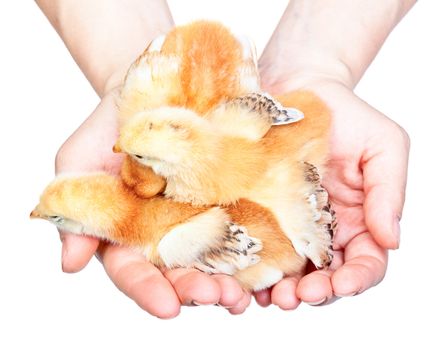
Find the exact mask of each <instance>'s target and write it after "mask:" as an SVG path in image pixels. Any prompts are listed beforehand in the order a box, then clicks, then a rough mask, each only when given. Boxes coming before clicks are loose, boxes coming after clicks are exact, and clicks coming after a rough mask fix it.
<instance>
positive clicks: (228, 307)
mask: <svg viewBox="0 0 446 350" xmlns="http://www.w3.org/2000/svg"><path fill="white" fill-rule="evenodd" d="M214 305H215V306H219V307H222V308H224V309H230V308H231V307H230V306H224V305H221V304H219V303H217V304H214Z"/></svg>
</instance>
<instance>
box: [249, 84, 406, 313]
mask: <svg viewBox="0 0 446 350" xmlns="http://www.w3.org/2000/svg"><path fill="white" fill-rule="evenodd" d="M296 87H299V88H304V89H308V90H312V91H314V92H315V93H317V94H318V95H319V96H320V97H321V98H322V99H323V100H324V101H325V103H327V105H328V106H329V108H330V109H331V111H332V115H333V120H332V129H331V140H330V155H329V163H328V167H327V171H326V174H325V177H324V179H323V184H324V186H325V187H326V188H327V190H328V192H329V194H330V198H331V201H332V202H333V207H334V209H335V211H336V216H337V219H338V230H337V233H336V235H335V238H334V250H335V256H334V261H333V263H332V265H331V267H330V268H329V269H328V270H320V271H313V272H311V273H309V274H307V275H305V276H304V277H302V278H300V277H298V276H296V277H292V278H286V279H284V280H282V281H281V282H279V283H278V284H277V285H275V286H274V287H273V288H272V289H271V290H270V291H263V292H261V293H257V294H256V299H257V301H258V303H259V304H260V305H263V306H267V305H268V304H270V303H273V304H276V305H278V306H279V307H281V308H283V309H294V308H296V307H297V306H298V305H299V303H300V301H304V302H306V303H308V304H311V305H322V304H325V303H329V302H331V301H333V300H336V298H338V297H344V296H353V295H356V294H359V293H362V292H364V291H365V290H367V289H368V288H371V287H372V286H374V285H376V284H378V283H379V282H380V281H381V280H382V279H383V277H384V275H385V272H386V269H387V250H388V249H396V248H398V246H399V241H400V228H399V220H400V218H401V215H402V210H403V205H404V196H405V187H406V178H407V166H408V154H409V137H408V135H407V134H406V132H405V131H404V130H403V129H402V128H401V127H400V126H398V125H397V124H396V123H395V122H393V121H392V120H391V119H389V118H387V117H386V116H385V115H383V114H382V113H380V112H379V111H377V110H376V109H374V108H373V107H371V106H370V105H368V104H367V103H365V102H364V101H362V100H361V99H360V98H359V97H357V96H356V95H355V94H354V93H353V92H352V91H351V90H350V89H349V88H347V87H346V86H344V85H343V84H342V83H340V82H337V81H335V80H329V79H319V80H318V79H316V80H314V81H306V82H305V83H304V84H301V83H299V82H298V81H296V83H295V84H294V83H293V81H288V82H287V83H286V84H284V85H282V86H280V87H276V90H274V89H273V91H272V92H273V93H283V92H286V91H291V90H293V89H295V88H296Z"/></svg>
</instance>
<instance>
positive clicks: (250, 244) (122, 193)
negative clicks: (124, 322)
mask: <svg viewBox="0 0 446 350" xmlns="http://www.w3.org/2000/svg"><path fill="white" fill-rule="evenodd" d="M30 216H31V218H41V219H45V220H48V221H49V222H51V223H53V224H55V225H56V226H57V227H59V228H61V229H63V230H66V231H68V232H71V233H74V234H81V235H84V234H85V235H91V236H94V237H97V238H100V239H103V240H107V241H110V242H114V243H117V244H122V245H126V246H129V247H133V248H134V249H136V250H137V251H139V252H141V253H142V254H144V256H145V257H146V258H147V260H148V261H150V262H152V263H153V264H155V265H156V266H158V267H167V268H175V267H194V268H198V269H200V270H202V271H204V272H207V273H225V274H228V275H233V276H234V277H235V278H236V279H237V280H238V281H239V282H240V283H241V285H242V286H243V287H244V288H246V289H247V290H250V291H258V290H262V289H265V288H268V287H270V286H272V285H274V284H275V283H277V282H278V281H279V280H280V279H282V278H283V277H284V276H286V275H292V274H295V273H302V272H304V269H305V266H306V259H305V258H303V257H301V256H299V255H298V254H296V252H295V250H294V248H293V246H292V245H291V242H290V241H289V239H288V238H287V237H286V236H285V235H284V233H283V232H282V230H281V229H280V226H279V225H278V223H277V221H276V219H275V218H274V216H273V215H272V214H271V212H270V211H269V210H267V209H265V208H263V207H262V206H260V205H258V204H255V203H253V202H250V201H248V200H240V201H239V202H238V203H237V204H234V205H229V206H226V207H216V206H214V207H210V206H192V205H191V204H188V203H179V202H175V201H173V200H171V199H168V198H165V197H163V196H155V197H153V198H150V199H143V198H140V197H137V196H136V195H135V194H134V193H133V192H132V191H131V190H129V188H128V187H127V186H126V185H125V184H123V183H122V181H121V180H120V179H119V178H116V177H114V176H111V175H107V174H103V173H98V174H89V175H82V176H79V175H77V176H69V175H64V176H59V177H57V178H56V179H55V180H54V181H53V182H51V183H50V184H49V185H48V186H47V188H46V189H45V190H44V192H43V194H42V195H41V198H40V202H39V204H38V205H37V206H36V208H35V209H34V210H33V211H32V212H31V215H30ZM321 219H322V218H321ZM232 222H237V223H239V224H240V225H243V226H238V225H236V224H233V223H232ZM320 223H321V225H322V224H323V223H322V221H320ZM246 230H248V232H249V236H248V234H247V233H246Z"/></svg>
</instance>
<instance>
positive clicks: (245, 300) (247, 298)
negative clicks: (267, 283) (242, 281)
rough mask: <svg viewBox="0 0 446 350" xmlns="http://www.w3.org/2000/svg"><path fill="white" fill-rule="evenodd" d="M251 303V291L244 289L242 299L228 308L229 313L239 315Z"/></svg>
mask: <svg viewBox="0 0 446 350" xmlns="http://www.w3.org/2000/svg"><path fill="white" fill-rule="evenodd" d="M250 303H251V293H249V292H247V291H244V292H243V297H242V299H241V300H240V301H239V302H238V304H237V305H236V306H234V307H233V308H230V309H228V311H229V313H230V314H231V315H240V314H242V313H244V312H245V310H246V309H247V308H248V306H249V304H250Z"/></svg>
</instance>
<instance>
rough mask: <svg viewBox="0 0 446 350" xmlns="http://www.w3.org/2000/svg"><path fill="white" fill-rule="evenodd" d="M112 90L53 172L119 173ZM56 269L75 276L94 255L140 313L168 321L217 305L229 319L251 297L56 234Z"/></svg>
mask: <svg viewBox="0 0 446 350" xmlns="http://www.w3.org/2000/svg"><path fill="white" fill-rule="evenodd" d="M116 94H117V90H116V89H115V90H112V91H111V92H109V93H107V94H105V95H104V97H103V98H102V100H101V102H100V104H99V105H98V107H97V108H96V109H95V110H94V111H93V113H92V114H91V115H90V117H89V118H88V119H87V120H86V121H85V122H84V123H83V124H82V125H81V126H80V127H79V128H78V129H77V130H76V131H75V132H74V133H73V135H72V136H70V138H69V139H68V140H67V141H66V142H65V143H64V144H63V146H62V147H61V148H60V150H59V152H58V154H57V157H56V173H62V172H94V171H105V172H108V173H112V174H119V170H120V166H121V163H122V156H121V155H118V154H115V153H113V152H112V147H113V145H114V143H115V141H116V139H117V136H118V124H117V108H116ZM61 240H62V269H63V271H65V272H78V271H80V270H82V268H84V267H85V265H86V264H87V263H88V261H89V260H90V259H91V257H92V256H93V255H94V254H95V253H96V252H97V255H98V258H99V260H100V261H101V262H102V263H103V266H104V269H105V271H106V272H107V274H108V276H109V277H110V278H111V280H112V281H113V282H114V283H115V285H116V286H117V287H118V289H120V290H121V291H122V292H123V293H125V294H126V295H127V296H128V297H130V298H131V299H133V300H134V301H135V302H136V303H137V304H138V305H139V306H140V307H141V308H142V309H144V310H146V311H147V312H149V313H151V314H152V315H155V316H157V317H160V318H172V317H174V316H176V315H178V313H179V312H180V306H181V305H200V304H202V305H204V304H219V305H221V306H223V307H225V308H228V311H229V312H230V313H232V314H238V313H242V312H243V311H244V310H245V309H246V308H247V307H248V305H249V302H250V298H251V295H250V294H248V293H246V292H244V291H243V290H242V289H241V287H240V286H239V284H238V283H237V281H236V280H235V279H233V278H231V277H229V276H224V275H212V276H209V275H207V274H205V273H202V272H200V271H197V270H193V269H175V270H171V271H166V272H165V273H164V274H163V273H162V272H161V271H160V270H158V269H157V268H156V267H155V266H154V265H152V264H150V263H148V262H147V261H146V260H145V259H144V257H143V256H142V255H140V254H138V253H136V252H134V251H132V250H130V249H128V248H125V247H119V246H112V245H109V244H105V243H103V242H100V241H99V240H97V239H95V238H91V237H87V236H76V235H72V234H68V233H63V232H62V233H61Z"/></svg>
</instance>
